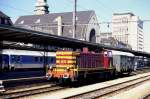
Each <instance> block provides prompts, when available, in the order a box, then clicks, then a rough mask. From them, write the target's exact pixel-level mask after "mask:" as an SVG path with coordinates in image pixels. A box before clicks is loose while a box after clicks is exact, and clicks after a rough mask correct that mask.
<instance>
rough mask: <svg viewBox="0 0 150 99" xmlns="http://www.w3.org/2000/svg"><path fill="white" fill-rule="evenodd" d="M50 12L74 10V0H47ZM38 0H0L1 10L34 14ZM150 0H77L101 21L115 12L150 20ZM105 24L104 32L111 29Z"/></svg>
mask: <svg viewBox="0 0 150 99" xmlns="http://www.w3.org/2000/svg"><path fill="white" fill-rule="evenodd" d="M47 1H48V5H49V11H50V13H58V12H70V11H73V1H74V0H47ZM35 3H36V0H0V10H1V11H3V12H4V13H6V14H7V15H8V16H10V17H11V19H12V21H13V22H15V20H16V19H17V18H18V17H19V16H23V15H32V14H34V9H35ZM149 4H150V0H77V10H78V11H82V10H94V11H95V13H96V15H97V17H98V20H99V22H110V21H111V19H112V15H113V13H118V12H120V13H124V12H132V13H134V14H135V15H137V16H139V17H140V19H141V20H150V13H149V11H150V6H149ZM106 26H107V25H106V24H103V25H102V26H101V27H102V32H107V31H110V28H106ZM149 27H150V21H148V22H144V43H145V44H144V45H145V46H144V50H145V51H147V52H150V33H149V32H150V28H149Z"/></svg>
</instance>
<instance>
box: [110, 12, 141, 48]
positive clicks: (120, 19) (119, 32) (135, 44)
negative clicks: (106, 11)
mask: <svg viewBox="0 0 150 99" xmlns="http://www.w3.org/2000/svg"><path fill="white" fill-rule="evenodd" d="M112 36H113V37H114V38H115V39H117V40H119V41H122V42H123V43H125V44H129V45H130V46H131V47H132V49H133V50H137V51H143V50H144V34H143V22H142V21H141V20H140V19H139V17H138V16H136V15H134V14H133V13H114V14H113V17H112Z"/></svg>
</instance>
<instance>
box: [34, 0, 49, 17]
mask: <svg viewBox="0 0 150 99" xmlns="http://www.w3.org/2000/svg"><path fill="white" fill-rule="evenodd" d="M48 8H49V6H48V4H47V0H37V2H36V5H35V10H34V12H35V14H36V15H42V14H48V13H49V11H48Z"/></svg>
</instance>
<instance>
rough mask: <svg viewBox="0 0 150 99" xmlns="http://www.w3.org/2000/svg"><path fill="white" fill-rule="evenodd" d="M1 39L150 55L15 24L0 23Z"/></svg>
mask: <svg viewBox="0 0 150 99" xmlns="http://www.w3.org/2000/svg"><path fill="white" fill-rule="evenodd" d="M0 40H1V41H4V40H6V41H13V42H24V43H32V44H40V45H49V46H58V47H66V48H73V49H82V48H83V47H88V48H89V49H90V50H96V49H109V50H117V51H123V52H130V53H133V54H135V55H138V56H145V57H150V53H147V52H141V51H134V50H131V49H127V48H116V47H111V46H106V45H103V44H97V43H91V42H87V41H82V40H77V39H72V38H67V37H62V36H57V35H52V34H48V33H43V32H39V31H33V30H28V29H23V28H18V27H14V26H6V25H0Z"/></svg>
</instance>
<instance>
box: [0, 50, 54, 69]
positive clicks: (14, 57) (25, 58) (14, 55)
mask: <svg viewBox="0 0 150 99" xmlns="http://www.w3.org/2000/svg"><path fill="white" fill-rule="evenodd" d="M0 63H1V64H0V70H17V69H42V68H44V64H47V65H49V66H51V65H54V64H55V63H56V54H55V52H45V53H44V52H40V51H26V50H12V49H4V50H2V51H1V54H0Z"/></svg>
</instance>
